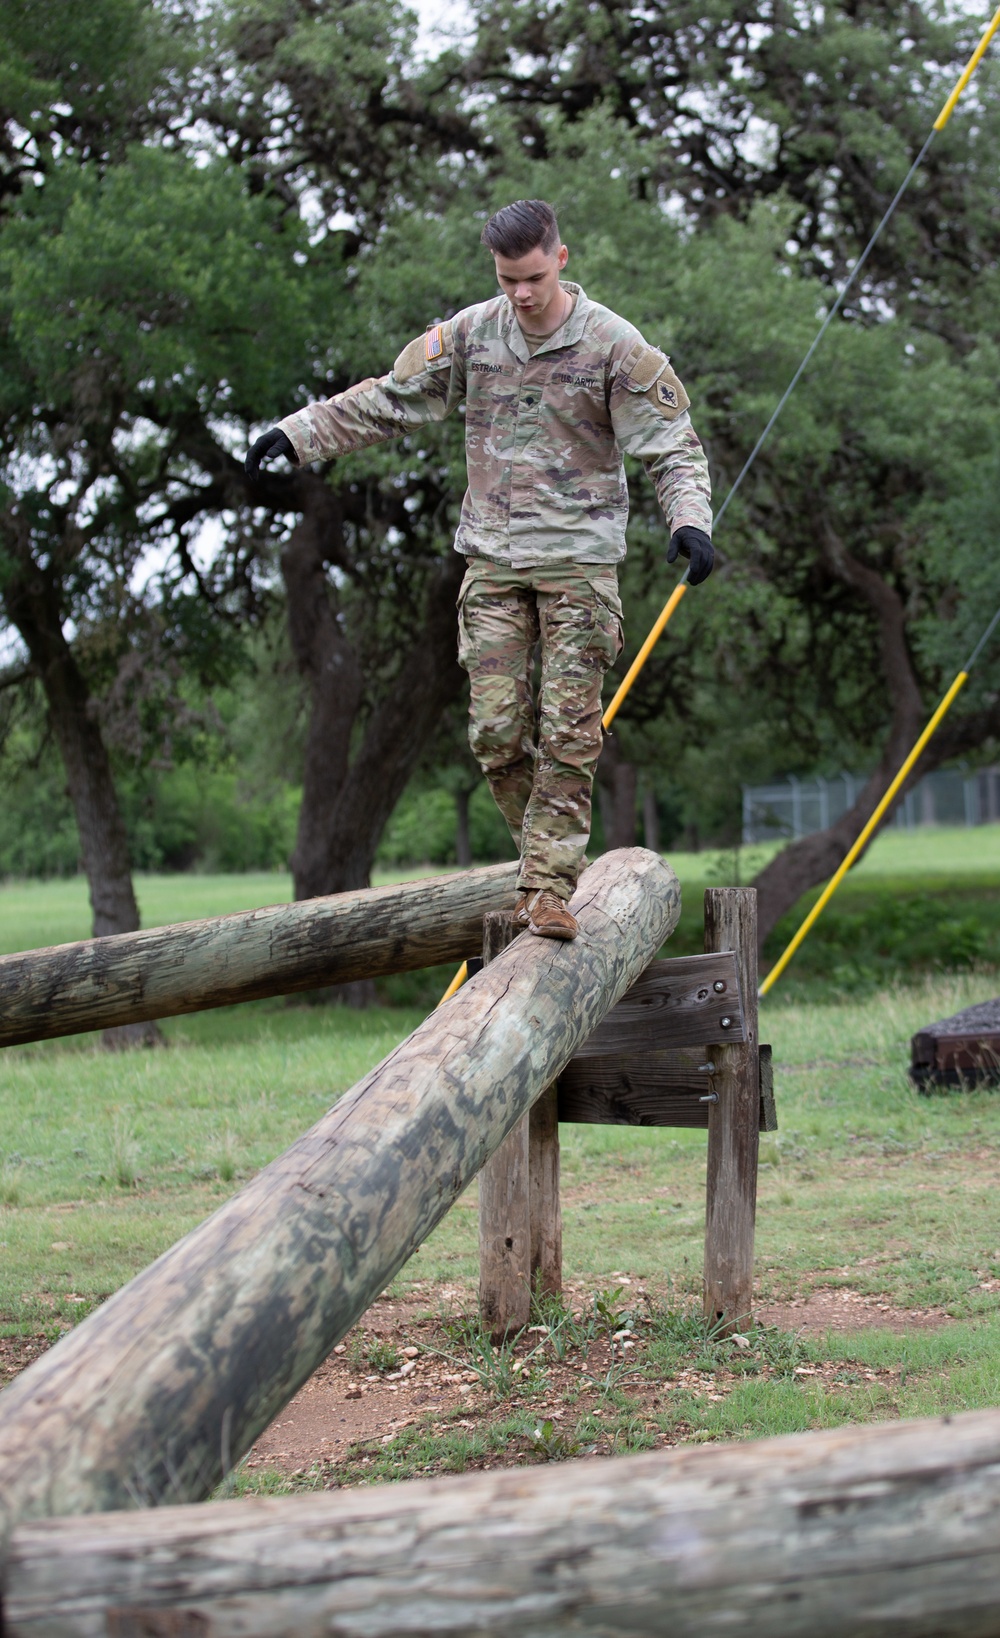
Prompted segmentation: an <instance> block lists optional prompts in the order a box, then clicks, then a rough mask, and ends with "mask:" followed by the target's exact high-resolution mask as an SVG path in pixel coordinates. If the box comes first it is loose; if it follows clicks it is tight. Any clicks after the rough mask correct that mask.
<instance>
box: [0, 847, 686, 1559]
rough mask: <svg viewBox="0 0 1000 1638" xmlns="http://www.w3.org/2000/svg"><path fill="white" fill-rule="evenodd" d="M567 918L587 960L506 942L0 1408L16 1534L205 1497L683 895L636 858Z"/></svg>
mask: <svg viewBox="0 0 1000 1638" xmlns="http://www.w3.org/2000/svg"><path fill="white" fill-rule="evenodd" d="M572 903H573V909H574V913H575V914H576V916H577V919H578V921H579V923H580V931H581V936H580V937H579V938H577V939H576V940H574V941H573V942H572V943H569V944H561V943H558V942H555V941H553V940H550V939H540V938H535V937H533V936H532V935H530V934H523V935H522V936H521V937H520V938H517V939H515V941H514V943H513V944H512V945H511V946H510V947H509V949H506V950H504V951H503V953H502V954H501V955H499V956H498V957H497V958H496V960H495V961H493V962H491V964H490V966H489V967H487V968H486V969H485V970H484V971H483V972H481V973H479V974H478V975H477V977H475V978H474V979H472V980H471V981H470V982H469V983H468V984H467V985H465V986H464V988H462V989H461V990H459V992H458V994H457V995H455V996H453V997H452V999H451V1000H450V1001H448V1002H447V1003H446V1004H445V1005H444V1006H441V1007H439V1008H438V1009H437V1010H436V1011H435V1012H434V1013H432V1014H431V1016H430V1017H429V1018H427V1019H426V1020H425V1021H424V1022H423V1023H422V1024H421V1025H420V1026H419V1028H418V1029H416V1030H414V1032H413V1034H412V1035H411V1036H409V1037H408V1039H407V1040H406V1041H404V1042H403V1043H402V1044H401V1045H400V1046H399V1047H397V1048H396V1050H395V1051H394V1052H392V1053H390V1054H389V1056H388V1057H387V1058H386V1059H384V1060H383V1062H382V1063H381V1064H379V1065H378V1066H377V1068H375V1069H373V1070H372V1071H371V1073H370V1074H369V1075H366V1076H365V1078H364V1080H362V1081H360V1082H359V1083H358V1085H357V1086H355V1087H354V1088H353V1089H352V1090H351V1091H350V1092H348V1093H347V1094H345V1096H344V1097H343V1098H341V1099H340V1101H339V1102H338V1103H337V1104H335V1106H334V1107H333V1108H332V1109H331V1110H330V1112H329V1113H328V1114H326V1115H325V1116H324V1117H323V1118H322V1119H321V1120H320V1121H319V1122H318V1123H317V1124H316V1126H314V1127H313V1129H312V1131H311V1132H308V1133H307V1134H306V1135H305V1136H304V1137H303V1138H300V1139H299V1141H298V1142H297V1143H294V1144H293V1145H292V1147H291V1148H290V1149H288V1150H287V1151H286V1153H285V1154H284V1155H282V1156H281V1157H280V1158H279V1159H278V1160H275V1161H274V1162H272V1164H271V1165H270V1166H267V1167H266V1168H265V1169H264V1170H263V1171H262V1172H260V1173H259V1174H258V1176H257V1177H256V1178H255V1179H254V1180H253V1182H251V1183H250V1184H249V1185H248V1186H247V1187H246V1188H245V1189H243V1190H242V1191H241V1192H240V1193H239V1194H237V1195H235V1196H234V1197H233V1198H232V1199H231V1200H228V1201H227V1202H226V1203H225V1205H223V1206H221V1207H220V1208H219V1210H218V1211H217V1212H216V1213H215V1215H214V1216H212V1217H210V1218H209V1219H208V1221H207V1222H205V1223H203V1224H201V1226H200V1227H199V1228H197V1229H195V1230H194V1231H193V1232H192V1233H191V1234H189V1235H188V1236H187V1237H186V1239H184V1240H181V1241H180V1242H179V1243H178V1244H177V1245H176V1246H174V1247H172V1249H171V1250H170V1251H168V1252H166V1253H165V1254H164V1256H162V1257H161V1258H160V1259H159V1260H158V1261H157V1262H155V1263H154V1264H153V1265H152V1267H150V1268H148V1269H146V1270H145V1271H144V1272H143V1273H142V1274H140V1275H139V1276H138V1277H137V1278H136V1279H134V1280H132V1281H131V1283H130V1284H129V1285H127V1286H125V1287H124V1288H123V1289H122V1290H121V1291H119V1292H117V1293H116V1295H115V1296H113V1297H111V1298H110V1299H109V1300H108V1302H106V1303H105V1304H104V1305H103V1307H101V1308H99V1309H97V1310H96V1311H95V1312H94V1313H93V1314H91V1315H89V1316H88V1318H87V1319H86V1320H84V1321H83V1322H82V1323H81V1324H80V1325H79V1326H77V1328H76V1329H75V1330H74V1331H71V1332H69V1333H68V1334H67V1335H66V1336H65V1337H63V1338H61V1339H60V1341H59V1342H57V1343H56V1345H55V1347H54V1348H52V1349H51V1350H50V1351H49V1352H48V1353H47V1354H44V1355H42V1357H41V1358H40V1359H38V1360H36V1361H35V1362H34V1364H32V1365H30V1366H29V1367H28V1369H27V1370H26V1371H24V1372H23V1373H22V1375H21V1376H19V1377H18V1378H17V1380H16V1382H14V1383H13V1384H12V1385H11V1386H10V1387H8V1388H6V1389H5V1390H4V1392H3V1394H2V1395H0V1526H2V1527H3V1532H4V1534H5V1533H6V1531H7V1530H9V1529H10V1528H11V1527H12V1525H13V1524H14V1523H16V1522H17V1520H19V1519H23V1518H25V1517H28V1516H35V1517H37V1516H39V1515H44V1514H52V1513H75V1512H96V1511H100V1510H105V1509H110V1508H118V1507H127V1506H129V1505H133V1506H134V1505H143V1504H150V1505H152V1504H158V1503H162V1502H167V1501H184V1500H192V1499H194V1500H197V1499H200V1498H201V1497H203V1496H205V1495H207V1494H209V1493H210V1492H211V1491H212V1489H213V1488H214V1487H215V1485H216V1484H217V1483H218V1481H219V1479H220V1477H221V1476H222V1474H223V1473H224V1472H226V1471H227V1470H228V1469H229V1468H230V1467H231V1466H232V1464H233V1463H234V1462H235V1461H236V1460H237V1459H238V1458H239V1457H240V1456H241V1455H242V1454H243V1452H244V1451H245V1450H247V1449H248V1448H249V1446H250V1445H251V1444H252V1443H253V1442H254V1440H255V1439H256V1438H257V1437H258V1435H259V1434H260V1433H261V1432H262V1431H263V1429H264V1428H266V1427H267V1426H268V1424H269V1423H270V1422H271V1421H272V1420H273V1419H274V1417H275V1416H276V1415H277V1413H278V1411H279V1410H281V1408H282V1407H283V1406H284V1405H286V1404H287V1403H288V1401H289V1400H290V1399H291V1397H292V1396H293V1394H294V1393H296V1392H297V1390H298V1389H299V1388H300V1387H301V1385H302V1383H303V1382H304V1381H305V1380H306V1379H307V1377H308V1376H309V1375H310V1374H311V1373H312V1371H313V1370H315V1368H316V1366H317V1365H318V1364H319V1363H320V1362H321V1361H322V1360H323V1359H325V1358H326V1356H327V1354H328V1353H329V1352H330V1349H331V1348H332V1347H333V1346H334V1344H335V1343H336V1342H337V1341H338V1339H339V1338H340V1337H342V1336H343V1335H344V1333H345V1331H347V1330H348V1329H349V1328H350V1327H351V1326H352V1325H353V1324H354V1323H355V1321H356V1320H357V1319H358V1318H359V1317H360V1315H361V1314H363V1313H364V1312H365V1310H366V1309H367V1308H368V1307H369V1306H370V1304H371V1303H372V1302H373V1300H374V1299H375V1297H377V1296H378V1294H379V1293H380V1292H381V1291H383V1290H384V1289H385V1287H386V1285H387V1284H388V1283H389V1281H390V1280H391V1279H392V1278H393V1276H394V1275H395V1274H396V1273H397V1272H398V1270H399V1269H400V1268H401V1267H402V1266H403V1264H404V1263H405V1262H406V1261H407V1259H408V1258H409V1257H410V1256H411V1255H412V1253H413V1252H414V1251H415V1250H416V1249H417V1247H418V1246H420V1245H421V1243H422V1242H423V1240H424V1239H425V1238H426V1236H427V1235H428V1234H429V1233H430V1232H431V1230H432V1229H433V1228H434V1227H435V1226H436V1224H437V1223H439V1222H440V1220H441V1218H442V1217H443V1216H444V1214H445V1212H446V1211H447V1210H448V1208H449V1207H450V1206H451V1205H452V1203H453V1202H454V1201H455V1200H456V1199H457V1197H458V1196H459V1195H460V1194H461V1192H462V1190H463V1189H465V1188H466V1187H467V1185H468V1184H469V1183H470V1182H471V1181H472V1179H473V1177H474V1176H475V1175H476V1173H477V1172H478V1171H479V1169H480V1167H481V1166H482V1165H483V1163H484V1161H485V1160H486V1159H487V1158H488V1156H489V1155H490V1154H492V1153H493V1151H494V1150H495V1149H496V1148H497V1147H498V1145H499V1144H500V1143H501V1142H502V1141H503V1139H504V1138H505V1137H506V1135H507V1133H508V1132H509V1131H510V1130H511V1129H512V1128H513V1127H514V1125H515V1124H516V1123H517V1121H518V1120H520V1118H521V1116H522V1115H524V1114H525V1112H526V1111H527V1110H528V1109H530V1108H531V1105H532V1104H533V1102H534V1101H535V1099H536V1098H537V1097H538V1096H539V1094H540V1093H541V1092H542V1090H543V1088H544V1087H546V1086H548V1085H549V1083H550V1082H551V1081H552V1080H554V1079H555V1077H556V1076H557V1075H558V1074H559V1071H560V1070H561V1069H562V1068H563V1066H564V1065H565V1064H566V1062H567V1061H568V1059H569V1058H570V1057H572V1055H573V1053H574V1052H575V1051H576V1049H577V1047H578V1046H579V1045H580V1042H581V1041H583V1040H585V1039H586V1037H587V1036H588V1035H589V1034H590V1033H591V1031H592V1030H593V1029H595V1028H596V1026H597V1025H598V1024H599V1023H600V1021H601V1018H602V1017H603V1016H604V1014H605V1013H606V1012H607V1011H608V1010H609V1009H610V1008H611V1007H612V1006H613V1005H614V1004H615V1002H616V1001H617V1000H619V998H620V997H621V996H622V995H623V994H624V993H625V991H626V990H627V989H628V987H629V985H630V984H632V983H633V982H634V981H635V979H636V978H637V977H638V975H639V973H640V972H642V971H643V969H644V968H645V967H646V966H648V964H649V962H650V960H651V959H652V956H653V954H654V953H655V951H656V950H657V949H658V948H659V946H660V945H661V944H662V942H663V940H664V939H665V938H666V937H667V936H668V934H669V933H670V931H671V930H672V928H673V927H674V926H675V924H676V921H677V917H678V915H679V913H680V888H679V886H678V883H677V878H676V876H675V875H674V873H673V871H672V870H671V869H670V867H669V865H666V864H664V862H663V861H662V860H661V859H660V858H659V857H658V856H657V855H655V854H653V853H648V852H646V851H645V850H644V849H642V848H629V849H624V850H621V851H618V852H614V853H607V854H605V855H604V856H603V857H602V858H600V859H599V860H598V861H597V863H596V864H594V865H592V866H591V867H590V869H589V870H588V871H586V872H585V874H584V875H583V877H582V878H581V882H580V886H579V888H578V889H577V892H576V895H575V896H574V898H573V901H572ZM0 1540H2V1537H0Z"/></svg>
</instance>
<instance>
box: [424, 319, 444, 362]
mask: <svg viewBox="0 0 1000 1638" xmlns="http://www.w3.org/2000/svg"><path fill="white" fill-rule="evenodd" d="M442 329H443V326H442V325H440V324H435V326H434V328H433V330H428V332H427V336H426V338H425V341H424V350H425V351H426V353H427V362H428V363H430V361H431V359H432V358H440V357H441V354H442V353H443V352H444V337H443V335H442V334H441V331H442Z"/></svg>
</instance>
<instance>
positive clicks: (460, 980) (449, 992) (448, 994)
mask: <svg viewBox="0 0 1000 1638" xmlns="http://www.w3.org/2000/svg"><path fill="white" fill-rule="evenodd" d="M468 976H469V963H468V962H467V961H463V962H462V965H461V966H460V967H459V969H458V972H457V973H456V974H455V976H454V978H453V979H452V981H451V983H450V984H449V985H448V988H447V989H446V990H445V992H444V994H443V995H442V997H441V999H440V1001H439V1002H438V1007H443V1006H444V1004H445V1002H446V1001H450V1000H451V998H452V996H453V995H454V994H455V992H456V990H460V989H461V988H462V985H463V984H464V983H465V980H466V979H467V978H468ZM434 1010H435V1012H436V1011H437V1008H435V1009H434Z"/></svg>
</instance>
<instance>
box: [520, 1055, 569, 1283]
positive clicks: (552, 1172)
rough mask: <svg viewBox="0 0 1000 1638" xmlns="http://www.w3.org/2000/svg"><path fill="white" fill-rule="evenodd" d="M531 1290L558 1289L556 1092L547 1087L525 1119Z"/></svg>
mask: <svg viewBox="0 0 1000 1638" xmlns="http://www.w3.org/2000/svg"><path fill="white" fill-rule="evenodd" d="M528 1187H529V1204H530V1218H531V1289H532V1291H536V1292H537V1293H538V1294H539V1296H543V1297H555V1296H558V1294H559V1292H560V1291H561V1290H562V1206H561V1205H560V1202H559V1089H558V1087H557V1086H556V1085H555V1084H553V1085H552V1086H547V1087H546V1088H545V1091H544V1092H543V1093H542V1095H541V1097H540V1098H539V1099H538V1101H537V1103H534V1104H532V1107H531V1114H530V1115H529V1116H528Z"/></svg>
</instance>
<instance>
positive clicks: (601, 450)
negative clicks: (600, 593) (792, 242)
mask: <svg viewBox="0 0 1000 1638" xmlns="http://www.w3.org/2000/svg"><path fill="white" fill-rule="evenodd" d="M563 288H564V289H565V290H568V291H569V292H570V293H572V294H574V295H575V296H576V305H575V307H574V309H573V312H572V313H571V314H570V316H569V318H568V319H567V320H566V322H565V324H563V325H562V327H561V328H560V329H559V330H557V331H556V333H555V334H554V335H553V336H550V337H549V339H548V340H547V341H544V342H543V343H542V344H541V346H540V347H539V348H538V350H537V351H536V352H535V353H534V355H533V356H532V354H531V353H530V351H529V348H528V344H527V342H526V341H525V338H524V335H523V333H522V331H521V328H520V325H519V324H518V322H517V318H516V316H515V314H514V309H513V307H512V306H511V304H510V302H509V301H508V300H507V298H506V296H498V297H495V298H494V299H493V300H492V301H486V302H481V303H479V304H478V305H477V306H475V307H467V308H465V309H464V310H463V311H462V312H461V313H457V314H456V315H455V317H454V318H452V319H449V320H448V321H447V323H444V324H437V325H434V326H432V327H431V328H430V329H429V330H428V331H427V334H426V335H424V336H419V337H418V338H417V339H416V340H415V341H411V342H410V344H409V346H407V347H405V348H404V349H403V351H402V352H401V353H400V355H399V357H398V358H397V360H396V362H395V364H394V365H393V367H392V371H391V373H390V374H389V375H386V376H382V377H381V379H380V380H377V381H376V380H367V381H360V382H359V383H358V384H357V386H354V387H350V388H348V390H347V392H342V393H338V394H337V396H336V397H335V398H329V399H327V400H326V401H325V402H323V403H317V404H310V405H308V407H307V408H306V409H303V410H299V411H298V413H297V414H295V415H289V416H288V417H287V418H286V419H285V420H284V421H281V422H280V423H279V425H280V427H281V430H282V432H284V433H285V434H286V436H287V437H288V438H289V439H290V441H291V443H292V445H293V447H294V449H295V453H296V455H297V456H298V458H299V460H300V461H314V460H319V459H322V458H323V457H325V456H330V455H340V454H345V453H346V452H347V451H348V450H352V449H361V448H364V447H365V446H366V445H369V444H377V443H381V442H382V441H383V440H385V439H387V438H395V437H399V436H400V435H401V434H405V433H407V432H412V431H415V430H416V429H417V428H418V427H421V426H424V425H425V424H426V423H428V422H432V421H441V420H443V419H444V417H445V416H446V415H449V414H451V412H452V410H454V409H456V408H457V407H458V405H459V404H461V403H463V402H464V404H465V450H466V462H467V466H468V480H469V487H468V489H467V491H466V494H465V499H464V500H463V503H462V515H461V520H460V522H459V526H458V533H457V535H456V538H455V547H456V550H458V551H460V552H463V553H464V554H465V555H466V556H467V557H486V558H492V559H493V560H494V561H496V562H499V563H503V564H509V565H510V566H512V567H514V568H530V567H535V566H545V565H548V564H552V563H558V562H566V561H572V562H576V563H617V562H618V560H619V559H620V558H622V557H624V555H625V525H626V523H627V521H628V489H627V486H626V482H625V470H624V466H623V464H622V455H623V454H625V455H635V456H638V457H639V458H640V459H641V460H642V461H643V463H644V465H645V467H646V470H647V472H648V473H649V475H650V477H651V478H652V480H653V483H654V484H655V486H656V492H657V496H658V498H659V502H660V505H661V506H662V508H663V511H664V514H665V516H666V519H667V523H668V525H669V527H670V529H671V531H673V530H674V529H678V528H680V526H681V525H682V524H694V525H695V527H697V528H699V529H704V530H705V531H706V533H710V532H711V527H712V512H711V506H710V495H711V490H710V486H709V477H708V463H707V461H706V459H705V453H704V450H703V449H702V446H701V443H700V442H699V439H698V437H697V435H696V433H695V431H694V428H693V427H692V425H691V420H690V416H689V415H688V404H689V399H688V396H687V394H686V393H685V391H684V388H683V387H682V386H681V384H680V382H679V381H678V379H677V377H676V375H675V374H674V372H673V370H672V369H671V368H670V364H669V361H668V359H667V358H666V356H665V354H663V353H661V352H660V351H659V349H658V348H656V347H651V346H650V345H649V344H648V342H646V341H645V340H644V339H643V337H642V336H641V335H640V334H639V331H638V330H636V329H635V327H634V326H633V325H631V324H629V323H628V322H627V321H626V320H625V319H623V318H619V317H618V315H617V314H616V313H612V312H611V311H610V309H609V308H607V307H601V306H600V305H599V304H598V303H597V302H593V301H590V300H588V298H587V296H586V295H585V294H584V292H583V291H582V290H581V289H580V287H579V285H575V284H570V283H568V282H567V283H565V284H564V285H563Z"/></svg>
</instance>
